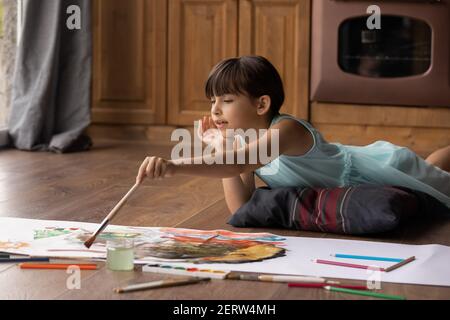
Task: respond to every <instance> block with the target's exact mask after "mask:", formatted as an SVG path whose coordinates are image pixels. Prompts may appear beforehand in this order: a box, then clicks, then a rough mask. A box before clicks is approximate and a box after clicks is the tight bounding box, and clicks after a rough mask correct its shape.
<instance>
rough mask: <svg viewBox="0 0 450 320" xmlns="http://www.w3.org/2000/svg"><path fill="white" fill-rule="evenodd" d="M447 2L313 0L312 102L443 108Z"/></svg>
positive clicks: (449, 29) (449, 43)
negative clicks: (376, 11)
mask: <svg viewBox="0 0 450 320" xmlns="http://www.w3.org/2000/svg"><path fill="white" fill-rule="evenodd" d="M449 1H450V0H441V1H440V2H430V1H428V0H426V1H421V0H415V1H398V2H397V1H390V2H382V1H351V0H346V1H343V0H340V1H339V0H314V1H313V26H312V57H311V100H313V101H320V102H339V103H362V104H387V105H412V106H446V107H449V106H450V76H449V75H450V63H449V61H450V50H449V47H450V4H449ZM374 4H375V5H377V6H378V7H379V8H380V9H381V29H368V27H367V19H368V17H369V16H370V14H367V13H366V12H367V8H368V7H369V6H370V5H374Z"/></svg>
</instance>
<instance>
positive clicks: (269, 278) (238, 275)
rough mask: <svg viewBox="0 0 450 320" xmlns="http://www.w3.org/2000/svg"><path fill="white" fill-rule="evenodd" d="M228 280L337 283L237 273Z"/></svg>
mask: <svg viewBox="0 0 450 320" xmlns="http://www.w3.org/2000/svg"><path fill="white" fill-rule="evenodd" d="M226 278H227V279H229V280H247V281H264V282H297V283H299V282H306V283H327V284H338V283H339V282H336V281H330V280H327V279H324V278H318V277H307V276H284V275H253V274H245V273H238V272H231V273H230V274H229V275H228V276H227V277H226Z"/></svg>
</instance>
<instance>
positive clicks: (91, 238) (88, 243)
mask: <svg viewBox="0 0 450 320" xmlns="http://www.w3.org/2000/svg"><path fill="white" fill-rule="evenodd" d="M94 241H95V237H90V238H89V239H87V240H86V241H85V242H84V246H85V247H86V248H88V249H90V248H91V246H92V244H93V243H94Z"/></svg>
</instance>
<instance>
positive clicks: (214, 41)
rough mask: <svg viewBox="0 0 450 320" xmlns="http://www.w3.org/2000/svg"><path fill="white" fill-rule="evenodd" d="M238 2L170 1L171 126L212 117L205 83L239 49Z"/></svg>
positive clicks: (169, 113) (169, 88) (169, 118)
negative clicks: (219, 65)
mask: <svg viewBox="0 0 450 320" xmlns="http://www.w3.org/2000/svg"><path fill="white" fill-rule="evenodd" d="M237 3H238V2H237V0H202V1H198V0H169V60H168V71H169V82H168V83H169V85H168V91H167V93H168V99H167V101H168V109H167V110H168V118H167V120H168V124H171V125H192V124H193V123H194V121H195V120H198V119H199V118H201V117H202V116H204V115H206V114H208V112H209V110H210V108H211V106H210V102H209V100H207V99H206V97H205V89H204V87H205V82H206V79H207V77H208V74H209V72H210V70H211V68H212V67H213V66H214V65H215V64H216V63H217V62H219V61H220V60H223V59H225V58H227V57H235V56H236V55H237V51H238V50H237V48H238V43H237V39H238V37H237V36H238V34H237V26H238V7H237Z"/></svg>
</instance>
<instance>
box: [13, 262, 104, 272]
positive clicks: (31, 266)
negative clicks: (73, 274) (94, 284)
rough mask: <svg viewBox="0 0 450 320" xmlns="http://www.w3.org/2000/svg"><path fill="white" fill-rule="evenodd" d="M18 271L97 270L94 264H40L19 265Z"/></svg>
mask: <svg viewBox="0 0 450 320" xmlns="http://www.w3.org/2000/svg"><path fill="white" fill-rule="evenodd" d="M19 267H20V269H68V268H69V267H78V268H80V270H97V265H96V264H78V263H74V264H60V263H59V264H57V263H49V264H40V263H21V264H19Z"/></svg>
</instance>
